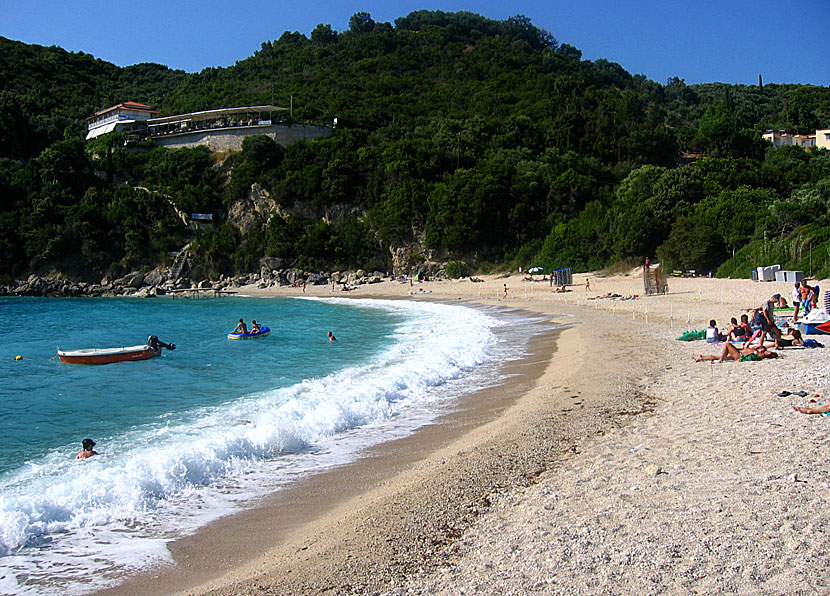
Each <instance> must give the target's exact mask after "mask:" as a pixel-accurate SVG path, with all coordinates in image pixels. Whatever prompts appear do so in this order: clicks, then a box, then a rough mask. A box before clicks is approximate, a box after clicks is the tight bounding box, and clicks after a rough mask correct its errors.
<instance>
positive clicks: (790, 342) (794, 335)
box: [764, 329, 804, 348]
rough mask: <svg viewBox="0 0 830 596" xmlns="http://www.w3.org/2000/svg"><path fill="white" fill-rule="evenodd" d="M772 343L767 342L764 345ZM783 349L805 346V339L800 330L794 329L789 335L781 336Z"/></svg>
mask: <svg viewBox="0 0 830 596" xmlns="http://www.w3.org/2000/svg"><path fill="white" fill-rule="evenodd" d="M770 343H772V342H765V343H764V345H767V344H770ZM780 343H781V347H782V348H790V347H792V346H800V345H802V344H804V338H803V337H801V331H799V330H798V329H793V330H791V331H790V332H789V333H787V334H785V335H782V336H781V341H780Z"/></svg>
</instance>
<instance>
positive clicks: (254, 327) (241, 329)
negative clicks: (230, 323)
mask: <svg viewBox="0 0 830 596" xmlns="http://www.w3.org/2000/svg"><path fill="white" fill-rule="evenodd" d="M260 331H262V327H260V326H259V323H257V322H256V319H254V320H253V321H251V330H250V331H248V326H247V325H246V324H245V320H244V319H239V324H238V325H237V326H236V329H234V330H233V331H231V333H242V334H248V333H259V332H260Z"/></svg>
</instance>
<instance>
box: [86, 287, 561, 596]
mask: <svg viewBox="0 0 830 596" xmlns="http://www.w3.org/2000/svg"><path fill="white" fill-rule="evenodd" d="M338 297H339V296H338ZM349 298H365V297H361V296H350V297H349ZM380 298H383V297H380ZM386 298H392V299H395V298H396V297H394V296H390V297H386ZM441 302H444V303H451V304H452V303H455V304H457V302H449V301H443V300H442V301H441ZM502 316H506V317H511V316H527V314H518V315H517V314H516V313H507V314H503V315H502ZM561 331H562V327H558V326H551V327H550V328H548V329H545V330H544V331H542V332H541V333H539V334H537V335H535V336H534V337H532V338H531V339H530V340H529V345H528V348H527V354H526V355H525V356H524V357H523V358H520V359H516V360H514V361H511V362H506V363H505V362H502V363H500V366H502V367H503V372H502V375H501V376H502V379H501V381H500V382H499V383H498V384H496V385H495V386H491V387H487V388H484V389H479V390H476V391H474V392H472V393H469V394H466V395H465V396H463V397H462V398H461V399H460V400H459V403H458V404H456V406H454V407H453V408H452V410H451V411H449V412H448V413H445V414H442V415H441V416H440V417H439V418H438V419H436V420H435V421H434V422H432V423H430V424H428V425H426V426H423V427H421V428H419V429H416V430H415V431H414V432H413V433H412V434H410V435H408V436H406V437H403V438H400V439H395V440H392V441H387V442H384V443H381V444H378V445H375V446H373V447H370V448H369V449H367V450H366V451H365V452H364V453H363V454H361V456H360V457H359V458H358V459H357V460H356V461H354V462H351V463H349V464H345V465H343V466H339V467H337V468H334V469H331V470H325V471H322V472H320V473H316V474H314V475H312V476H310V477H308V478H304V479H302V480H300V481H298V482H296V483H293V484H292V485H290V486H288V487H286V488H283V489H281V490H279V491H277V492H276V493H272V494H271V495H268V496H266V497H263V498H261V499H259V501H258V502H257V503H256V504H255V505H254V507H253V508H251V509H246V510H241V511H239V512H236V513H233V514H231V515H229V516H226V517H223V518H220V519H218V520H216V521H214V522H211V523H210V524H208V525H207V526H205V527H203V528H200V529H198V530H197V531H196V532H195V533H194V534H192V535H188V536H184V537H181V538H178V539H176V540H174V541H173V542H171V543H170V544H169V545H168V548H169V549H170V552H171V555H172V556H173V558H174V560H175V561H176V562H177V564H176V565H174V566H172V567H170V566H162V567H157V568H153V569H150V570H148V571H147V572H142V573H139V574H137V575H135V576H128V578H127V581H126V582H124V583H122V584H119V585H117V586H113V587H111V588H106V589H103V590H100V591H96V592H94V593H95V594H106V595H108V596H117V595H120V594H124V595H127V594H135V593H141V594H144V595H148V596H149V595H153V594H170V593H187V594H193V593H200V592H194V591H193V590H194V589H198V590H202V589H205V588H204V587H203V588H198V587H197V588H194V586H200V585H207V586H210V585H213V584H214V583H215V582H216V581H217V576H218V575H222V574H225V575H228V574H230V575H238V574H239V573H240V571H239V568H251V567H252V566H258V565H262V564H263V563H262V561H261V559H262V558H263V557H268V558H273V557H274V556H277V555H275V554H274V553H272V552H271V551H281V552H280V554H279V555H278V556H279V557H284V556H286V555H287V554H288V553H287V552H286V551H290V550H292V549H293V550H296V551H298V552H299V551H302V550H304V549H306V548H307V546H306V543H307V542H308V535H309V533H318V532H322V531H324V530H326V529H328V528H327V526H329V525H332V524H339V523H340V522H338V521H337V519H339V518H340V517H342V516H344V515H346V514H347V513H348V511H349V510H350V509H352V508H353V507H363V506H365V505H366V502H367V501H371V500H372V499H373V498H375V497H372V493H374V492H377V491H379V490H381V491H382V490H383V487H386V486H388V485H390V483H391V482H392V481H393V479H394V478H395V477H397V476H398V475H401V474H405V473H406V472H407V470H409V469H411V468H412V467H413V466H418V465H419V464H420V462H422V461H423V460H425V459H427V458H429V457H430V456H432V455H433V454H434V452H436V451H438V450H443V449H447V448H448V446H449V445H451V444H452V443H453V442H455V441H457V440H458V439H459V436H463V435H464V434H465V433H467V432H470V431H471V430H474V429H476V428H478V427H480V426H481V425H484V424H487V423H490V422H492V421H493V420H494V419H496V418H498V416H499V413H500V412H502V411H504V410H505V409H507V408H509V407H511V405H512V404H513V403H515V401H516V400H517V399H518V398H519V396H520V395H521V394H522V393H524V392H526V391H527V390H528V388H529V387H528V386H529V385H530V384H532V383H533V382H534V381H535V379H537V378H538V377H539V376H541V374H542V373H543V372H544V368H545V366H546V364H547V361H548V358H547V357H546V356H545V355H544V352H549V351H550V350H551V348H552V347H553V346H554V345H555V343H556V338H557V337H558V336H559V334H560V333H561ZM540 353H541V354H540ZM263 533H267V537H264V536H263ZM289 556H290V555H289Z"/></svg>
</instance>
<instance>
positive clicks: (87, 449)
mask: <svg viewBox="0 0 830 596" xmlns="http://www.w3.org/2000/svg"><path fill="white" fill-rule="evenodd" d="M81 445H82V446H83V449H82V450H81V451H80V452H79V453H78V455H76V456H75V459H86V458H88V457H92V456H93V455H98V452H97V451H93V449H92V448H93V447H95V441H93V440H92V439H84V440H83V441H82V442H81Z"/></svg>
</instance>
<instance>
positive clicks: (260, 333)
mask: <svg viewBox="0 0 830 596" xmlns="http://www.w3.org/2000/svg"><path fill="white" fill-rule="evenodd" d="M269 333H271V328H270V327H265V326H262V327H260V328H259V331H257V332H256V333H251V332H248V333H236V332H234V331H231V332H230V333H228V339H256V338H257V337H265V336H266V335H268V334H269Z"/></svg>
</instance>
